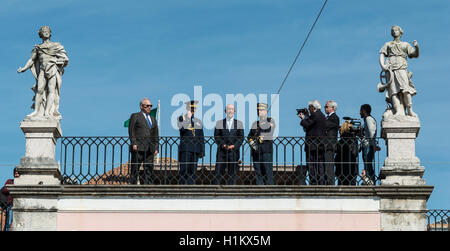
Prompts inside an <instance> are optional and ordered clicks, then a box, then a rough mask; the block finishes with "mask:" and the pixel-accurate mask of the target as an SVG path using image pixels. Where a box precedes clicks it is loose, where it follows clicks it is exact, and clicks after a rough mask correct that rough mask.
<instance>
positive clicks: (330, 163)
mask: <svg viewBox="0 0 450 251" xmlns="http://www.w3.org/2000/svg"><path fill="white" fill-rule="evenodd" d="M336 110H337V103H336V101H334V100H329V101H327V103H326V104H325V113H326V114H327V116H326V119H325V136H326V138H325V184H326V185H334V178H335V175H334V153H335V152H336V144H337V136H338V130H339V127H340V126H339V117H338V116H337V115H336Z"/></svg>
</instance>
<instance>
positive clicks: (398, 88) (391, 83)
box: [378, 25, 419, 119]
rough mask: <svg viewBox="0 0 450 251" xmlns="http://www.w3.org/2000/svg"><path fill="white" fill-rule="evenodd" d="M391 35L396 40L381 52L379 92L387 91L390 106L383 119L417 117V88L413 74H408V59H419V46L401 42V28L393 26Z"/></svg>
mask: <svg viewBox="0 0 450 251" xmlns="http://www.w3.org/2000/svg"><path fill="white" fill-rule="evenodd" d="M391 34H392V37H394V40H393V41H390V42H387V43H385V44H384V46H383V47H382V48H381V50H380V66H381V68H382V71H381V74H380V80H381V83H379V84H378V91H379V92H383V91H386V102H387V104H388V108H387V110H386V112H385V113H384V115H383V118H384V119H386V118H388V117H390V116H392V115H400V116H405V115H408V116H411V117H417V114H415V113H414V112H413V110H412V96H414V95H416V88H415V86H414V84H413V82H412V81H411V78H412V72H408V62H407V57H409V58H417V57H419V45H418V43H417V41H416V40H414V41H413V46H414V47H413V46H411V45H410V44H409V43H407V42H402V41H400V38H401V36H402V35H403V30H402V28H400V26H397V25H395V26H392V29H391ZM383 79H385V82H383Z"/></svg>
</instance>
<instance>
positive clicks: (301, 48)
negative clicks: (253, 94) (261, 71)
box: [267, 0, 328, 111]
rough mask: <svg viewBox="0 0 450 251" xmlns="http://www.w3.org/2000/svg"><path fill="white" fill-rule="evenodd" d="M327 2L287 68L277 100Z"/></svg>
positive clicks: (326, 0)
mask: <svg viewBox="0 0 450 251" xmlns="http://www.w3.org/2000/svg"><path fill="white" fill-rule="evenodd" d="M327 2H328V0H325V2H324V3H323V5H322V8H321V9H320V11H319V14H317V17H316V20H314V23H313V25H312V26H311V28H310V29H309V32H308V35H307V36H306V38H305V40H304V41H303V44H302V46H301V47H300V50H299V51H298V53H297V56H296V57H295V59H294V62H292V64H291V67H290V68H289V71H288V72H287V74H286V76H285V77H284V79H283V82H282V83H281V86H280V88H278V91H277V96H275V98H277V97H278V95H279V94H280V92H281V89H282V88H283V86H284V84H285V83H286V80H287V78H288V77H289V74H291V71H292V68H294V65H295V63H297V60H298V58H299V57H300V54H301V53H302V51H303V48H304V47H305V45H306V42H307V41H308V39H309V36H310V35H311V32H312V31H313V30H314V27H315V26H316V23H317V21H318V20H319V17H320V15H322V11H323V9H324V8H325V5H326V4H327ZM272 104H273V101H272V103H271V104H270V106H269V108H268V109H267V111H270V108H271V107H272Z"/></svg>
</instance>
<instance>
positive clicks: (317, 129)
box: [298, 100, 325, 185]
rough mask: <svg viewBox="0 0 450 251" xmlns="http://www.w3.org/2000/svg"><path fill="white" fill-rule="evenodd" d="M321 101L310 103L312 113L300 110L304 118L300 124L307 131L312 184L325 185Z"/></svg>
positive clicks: (323, 127)
mask: <svg viewBox="0 0 450 251" xmlns="http://www.w3.org/2000/svg"><path fill="white" fill-rule="evenodd" d="M321 108H322V107H321V105H320V102H319V101H318V100H313V101H310V102H309V103H308V110H309V113H310V115H309V116H307V114H304V112H302V111H301V112H300V113H299V114H298V116H299V117H300V118H301V119H302V121H301V122H300V125H301V126H302V127H303V129H304V130H305V132H306V138H305V152H306V165H307V166H308V170H309V183H310V185H325V165H324V162H325V147H324V145H323V142H322V140H323V138H324V137H325V115H324V114H323V113H322V111H320V109H321Z"/></svg>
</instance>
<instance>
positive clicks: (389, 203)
mask: <svg viewBox="0 0 450 251" xmlns="http://www.w3.org/2000/svg"><path fill="white" fill-rule="evenodd" d="M381 127H382V130H381V137H383V138H384V140H385V142H386V152H387V157H386V159H385V161H384V165H383V167H382V168H381V171H380V178H381V185H382V186H398V187H399V190H401V189H407V190H408V193H405V194H400V193H398V194H397V193H389V194H384V195H382V196H380V197H381V198H380V212H381V227H382V230H387V231H398V230H404V231H426V230H427V217H426V213H427V207H426V202H427V200H428V198H429V196H430V193H423V191H424V189H425V188H429V187H427V186H426V185H425V180H424V179H422V176H423V173H424V171H425V168H424V167H423V166H420V160H419V158H417V156H416V152H415V141H416V138H417V136H418V134H419V130H420V121H419V119H418V118H417V117H410V116H392V117H390V118H388V119H386V120H383V121H382V122H381Z"/></svg>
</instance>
